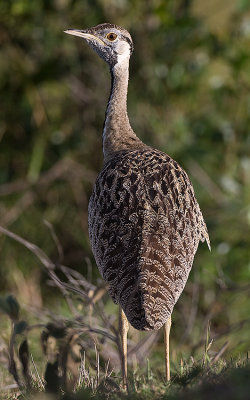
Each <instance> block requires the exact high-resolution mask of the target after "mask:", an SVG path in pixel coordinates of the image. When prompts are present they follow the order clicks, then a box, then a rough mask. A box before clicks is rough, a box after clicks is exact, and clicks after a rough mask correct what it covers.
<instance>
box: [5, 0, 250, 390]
mask: <svg viewBox="0 0 250 400" xmlns="http://www.w3.org/2000/svg"><path fill="white" fill-rule="evenodd" d="M101 22H112V23H116V24H118V25H122V26H124V27H126V28H127V29H128V30H129V31H130V33H131V35H132V37H133V39H134V44H135V51H134V54H133V56H132V58H131V68H130V71H131V72H130V73H131V78H130V84H129V98H128V108H129V115H130V120H131V124H132V126H133V128H134V130H135V131H136V132H137V134H138V136H139V137H140V138H141V139H142V140H143V141H144V142H146V143H147V144H149V145H151V146H153V147H156V148H159V149H161V150H163V151H165V152H167V153H168V154H169V155H171V156H172V157H173V158H175V159H176V160H177V161H178V162H179V163H180V164H181V165H182V166H183V167H184V168H185V169H186V171H187V172H188V174H189V176H190V177H191V180H192V182H193V184H194V187H195V191H196V195H197V198H198V200H199V203H200V206H201V208H202V210H203V214H204V217H205V220H206V222H207V226H208V230H209V234H210V239H211V245H212V252H211V253H210V252H209V251H208V249H207V247H206V245H201V246H200V248H199V251H198V253H197V256H196V258H195V262H194V266H193V270H192V272H191V275H190V279H189V282H188V284H187V286H186V288H185V291H184V293H183V294H182V296H181V298H180V300H179V302H178V304H177V305H176V307H175V311H174V313H173V326H172V331H171V353H172V368H173V371H180V366H181V363H183V362H184V361H185V360H187V362H189V361H190V356H192V357H194V358H195V359H196V360H200V359H202V357H203V356H204V343H205V341H206V335H207V328H208V323H209V324H210V325H209V326H210V334H209V337H210V338H212V339H213V343H212V344H211V346H210V349H209V357H210V358H213V357H216V355H217V354H218V352H219V351H220V350H221V349H222V348H223V349H224V350H225V351H224V353H223V358H224V359H225V360H230V359H231V357H233V358H234V359H237V357H239V355H241V357H243V356H242V355H245V354H246V353H247V351H248V350H249V344H250V335H249V323H250V317H249V309H250V296H249V290H250V284H249V280H250V229H249V227H250V134H249V133H250V132H249V130H250V128H249V126H250V52H249V48H250V4H249V2H248V1H247V0H232V1H230V2H228V1H227V0H221V1H220V2H218V1H210V2H209V3H208V5H207V4H205V3H204V2H203V1H202V0H193V1H191V0H175V1H174V0H168V1H166V0H151V1H150V2H143V1H138V0H130V1H129V0H119V1H117V0H116V1H115V0H95V1H93V0H91V1H88V0H82V1H80V0H54V1H45V0H44V1H42V0H36V1H33V2H31V1H29V0H12V1H11V0H5V1H1V2H0V41H1V47H0V96H1V99H0V104H1V107H0V145H1V155H0V225H1V226H3V227H5V228H7V229H9V230H10V231H12V232H15V233H16V234H18V235H19V236H20V237H23V238H25V239H26V240H28V241H29V242H32V243H35V244H36V245H37V246H38V247H39V248H41V249H42V250H43V251H44V253H45V254H46V255H47V256H48V257H49V258H50V259H51V260H53V263H54V265H55V266H57V265H59V264H64V265H67V266H69V267H71V268H72V269H73V270H75V271H79V272H81V274H82V275H83V278H85V279H86V281H88V282H89V283H91V284H92V285H93V287H91V288H92V289H91V290H93V291H94V292H93V293H96V292H95V291H99V290H100V289H101V288H102V287H103V283H102V281H101V280H100V277H99V273H98V271H97V268H96V266H95V263H94V259H93V256H92V253H91V250H90V246H89V241H88V233H87V204H88V198H89V196H90V193H91V188H92V185H93V182H94V180H95V176H96V174H97V172H98V171H99V170H100V168H101V166H102V151H101V131H102V124H103V118H104V112H105V106H106V102H107V98H108V95H109V88H110V78H109V72H108V68H107V66H106V65H104V64H103V62H102V60H99V58H98V57H97V56H96V55H95V54H94V53H93V52H92V51H91V50H90V49H89V48H88V47H87V46H86V44H85V43H83V41H81V40H80V39H79V38H73V37H69V36H66V35H65V34H64V33H63V30H65V29H67V28H70V27H72V28H85V27H90V26H93V25H96V24H98V23H101ZM44 221H48V223H46V224H45V223H44ZM52 227H53V228H52ZM55 234H56V235H57V237H58V240H59V242H60V244H58V243H57V241H55V240H54V239H53V238H54V237H55ZM0 251H1V253H0V254H1V256H0V292H1V294H2V295H5V294H7V293H10V292H11V293H13V294H14V295H15V296H16V298H17V299H18V300H19V303H20V305H21V309H22V316H23V318H24V319H29V321H31V322H33V323H38V322H42V323H44V324H45V323H47V322H48V321H49V320H50V319H51V318H54V319H58V318H59V317H60V318H62V319H65V318H68V319H70V318H71V320H73V319H74V316H73V317H72V309H69V307H68V303H67V301H66V300H65V296H63V295H62V293H61V291H60V290H59V289H60V288H59V289H58V288H54V287H53V286H52V284H53V283H52V281H51V279H50V280H49V282H48V271H44V270H43V269H42V268H41V263H40V261H39V260H38V259H37V257H36V256H34V254H32V253H31V252H30V251H29V250H28V249H27V246H25V245H24V246H23V245H21V244H20V243H17V242H16V241H14V240H13V239H11V238H10V237H7V236H6V235H4V234H2V235H1V236H0ZM58 276H59V278H60V279H61V280H62V281H63V282H67V279H68V278H69V276H68V277H67V276H66V277H65V276H64V275H63V272H62V271H61V270H60V269H59V271H58ZM50 278H51V277H50ZM48 283H49V284H48ZM89 290H90V289H89ZM89 290H87V294H88V295H89ZM93 293H92V294H91V295H90V297H91V296H92V297H93ZM64 295H65V293H64ZM73 301H77V306H76V307H78V312H79V313H81V312H82V315H85V314H84V311H81V310H82V308H81V307H82V305H81V304H80V303H81V301H80V300H79V299H77V300H74V299H73ZM78 303H79V304H78ZM84 304H85V303H84ZM101 308H102V310H104V312H105V315H106V318H108V320H109V321H111V322H110V323H112V324H113V325H112V326H114V327H115V326H117V307H116V306H115V305H113V304H112V302H111V300H110V299H109V297H108V295H106V294H105V292H102V295H101ZM98 321H99V322H98V323H100V324H102V323H103V321H102V320H101V317H100V320H98ZM101 321H102V322H101ZM0 329H1V336H2V338H1V339H0V361H1V363H2V365H3V367H4V368H3V370H5V369H6V366H7V356H6V354H7V353H6V351H7V350H6V349H7V344H8V340H9V336H10V327H9V323H8V321H7V320H6V318H5V317H4V316H3V314H1V319H0ZM147 335H148V334H146V335H145V334H142V333H138V332H136V331H134V330H132V329H131V330H130V343H129V345H130V347H131V348H133V346H136V343H144V342H143V341H145V340H146V337H148V336H147ZM98 337H99V336H98ZM95 340H97V339H95ZM98 340H99V342H98V346H99V347H100V349H101V343H100V340H101V339H100V337H99V339H98ZM107 340H108V339H107ZM31 342H32V343H33V350H32V351H33V356H34V358H36V360H37V361H36V362H37V363H38V364H39V362H40V361H39V360H40V359H41V354H40V353H39V351H40V350H39V351H38V347H39V345H38V341H37V338H36V339H33V341H31ZM153 342H154V345H153V346H152V344H153ZM89 346H91V343H90V344H89ZM162 346H163V336H161V333H159V334H157V335H155V336H153V340H151V343H149V344H147V346H146V352H145V354H146V355H147V356H148V357H149V358H150V365H151V366H152V368H154V366H156V365H157V366H159V365H162V363H163V358H162V351H163V347H162ZM223 346H224V347H223ZM114 348H115V347H114V346H112V345H111V344H110V347H109V350H108V351H106V353H105V354H106V359H105V355H104V354H103V355H102V356H101V357H102V358H103V363H105V362H106V361H107V359H108V358H110V359H111V364H112V357H111V353H112V352H113V353H114V352H115V350H114ZM93 349H94V347H93ZM150 350H151V354H149V351H150ZM100 351H101V350H100ZM140 351H141V348H140ZM140 351H137V352H136V351H135V356H134V358H133V360H132V359H131V358H130V361H131V362H132V363H133V366H134V368H136V365H137V363H140V356H139V353H140ZM113 353H112V354H113ZM93 354H94V353H93ZM143 354H144V353H143ZM145 357H146V356H145ZM113 360H114V361H113V365H112V367H114V368H115V370H116V368H117V358H115V356H114V358H113ZM115 360H116V361H115ZM181 360H182V361H181ZM183 360H184V361H183ZM141 361H143V362H142V366H143V368H144V369H145V370H146V365H145V364H146V363H145V358H144V359H143V360H141ZM103 365H104V364H103ZM118 369H119V368H118ZM160 370H161V371H162V368H160ZM12 382H13V380H11V378H7V376H6V374H5V373H3V374H2V375H0V386H1V385H2V386H6V385H7V384H11V383H12Z"/></svg>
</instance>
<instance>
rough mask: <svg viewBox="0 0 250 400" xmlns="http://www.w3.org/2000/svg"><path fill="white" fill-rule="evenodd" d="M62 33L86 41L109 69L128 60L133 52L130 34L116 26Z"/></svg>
mask: <svg viewBox="0 0 250 400" xmlns="http://www.w3.org/2000/svg"><path fill="white" fill-rule="evenodd" d="M64 32H65V33H68V34H69V35H74V36H79V37H81V38H83V39H84V40H86V42H87V43H88V45H89V46H90V47H92V48H93V49H94V50H95V51H96V53H97V54H98V55H99V56H100V57H101V58H103V60H105V61H106V62H107V63H108V64H109V65H110V68H113V67H114V66H115V65H116V64H120V63H122V62H123V61H125V60H128V59H129V57H130V55H131V53H132V51H133V42H132V39H131V36H130V34H129V33H128V31H126V29H123V28H121V27H119V26H117V25H113V24H101V25H97V26H94V27H93V28H90V29H84V30H80V29H68V30H66V31H64Z"/></svg>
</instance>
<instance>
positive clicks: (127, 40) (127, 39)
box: [121, 35, 134, 54]
mask: <svg viewBox="0 0 250 400" xmlns="http://www.w3.org/2000/svg"><path fill="white" fill-rule="evenodd" d="M121 37H122V39H123V40H125V41H126V42H127V43H128V44H129V46H130V54H131V53H132V52H133V50H134V46H133V43H132V41H131V40H130V39H129V38H128V37H127V36H124V35H121Z"/></svg>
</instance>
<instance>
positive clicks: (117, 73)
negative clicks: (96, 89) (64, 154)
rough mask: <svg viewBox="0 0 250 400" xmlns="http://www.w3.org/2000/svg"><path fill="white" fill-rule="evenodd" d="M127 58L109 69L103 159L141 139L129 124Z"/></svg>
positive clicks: (130, 147)
mask: <svg viewBox="0 0 250 400" xmlns="http://www.w3.org/2000/svg"><path fill="white" fill-rule="evenodd" d="M128 78H129V58H125V59H124V60H123V61H122V62H121V63H117V64H116V65H115V66H114V67H113V69H111V92H110V97H109V102H108V105H107V109H106V116H105V122H104V129H103V154H104V161H107V160H109V159H110V158H112V156H113V155H114V154H115V153H116V152H117V151H120V150H127V149H132V148H134V147H136V145H137V146H138V143H139V142H140V143H141V141H140V140H139V139H138V138H137V136H136V135H135V133H134V131H133V129H132V128H131V126H130V123H129V119H128V114H127V92H128Z"/></svg>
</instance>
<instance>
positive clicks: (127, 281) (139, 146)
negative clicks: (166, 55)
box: [64, 23, 210, 387]
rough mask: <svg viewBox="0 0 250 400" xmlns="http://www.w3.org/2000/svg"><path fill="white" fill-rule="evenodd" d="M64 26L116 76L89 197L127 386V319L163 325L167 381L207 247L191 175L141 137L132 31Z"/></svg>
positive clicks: (147, 327)
mask: <svg viewBox="0 0 250 400" xmlns="http://www.w3.org/2000/svg"><path fill="white" fill-rule="evenodd" d="M64 32H65V33H67V34H70V35H74V36H78V37H80V38H82V39H84V40H85V41H86V43H87V44H88V45H89V46H90V47H91V48H92V49H93V50H94V51H95V52H96V53H97V54H98V55H99V56H100V57H101V58H102V59H103V60H104V61H106V63H108V65H109V69H110V74H111V91H110V96H109V99H108V103H107V108H106V113H105V120H104V127H103V132H102V147H103V168H102V170H101V171H100V173H99V175H98V176H97V179H96V182H95V185H94V189H93V192H92V195H91V197H90V200H89V206H88V226H89V238H90V243H91V248H92V251H93V254H94V258H95V261H96V264H97V267H98V269H99V271H100V274H101V275H102V277H103V279H104V281H105V282H107V283H108V292H109V294H110V295H111V297H112V299H113V301H114V302H115V303H116V304H119V321H120V322H119V332H120V341H121V353H122V354H121V369H122V376H123V385H124V387H125V386H126V385H127V333H128V329H129V324H131V325H132V326H133V327H134V328H135V329H138V330H142V331H151V330H158V329H160V328H162V327H163V328H164V338H165V340H164V341H165V370H166V379H167V381H168V380H170V356H169V336H170V328H171V315H172V312H173V308H174V306H175V304H176V302H177V300H178V299H179V297H180V295H181V293H182V291H183V289H184V286H185V284H186V282H187V279H188V276H189V273H190V270H191V268H192V264H193V259H194V256H195V253H196V251H197V248H198V245H199V242H200V241H202V242H204V241H206V242H207V245H208V247H209V249H210V242H209V235H208V230H207V227H206V224H205V222H204V219H203V216H202V213H201V210H200V207H199V204H198V202H197V200H196V197H195V193H194V189H193V186H192V183H191V181H190V179H189V177H188V175H187V173H186V172H185V171H184V170H183V169H182V168H181V166H180V165H179V164H178V163H177V162H176V161H175V160H173V159H172V158H171V157H170V156H169V155H167V154H166V153H164V152H162V151H160V150H157V149H154V148H152V147H150V146H148V145H147V144H145V143H143V142H142V141H141V140H140V139H139V137H138V136H137V135H136V134H135V132H134V130H133V129H132V127H131V125H130V122H129V118H128V113H127V92H128V80H129V61H130V56H131V54H132V52H133V50H134V46H133V41H132V38H131V35H130V33H129V32H128V31H127V30H126V29H124V28H122V27H120V26H118V25H115V24H110V23H103V24H100V25H97V26H94V27H91V28H88V29H84V30H82V29H68V30H66V31H64Z"/></svg>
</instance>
